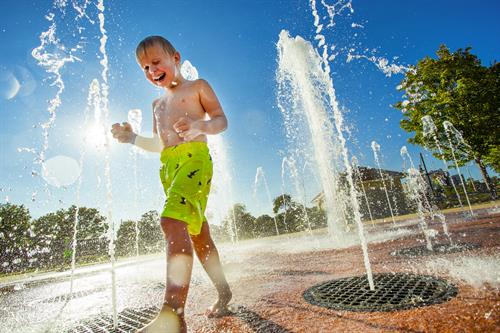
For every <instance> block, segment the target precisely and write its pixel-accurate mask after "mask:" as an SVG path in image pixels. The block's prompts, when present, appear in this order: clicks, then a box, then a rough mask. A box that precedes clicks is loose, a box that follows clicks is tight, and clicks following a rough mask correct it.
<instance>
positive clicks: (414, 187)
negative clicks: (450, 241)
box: [407, 168, 433, 251]
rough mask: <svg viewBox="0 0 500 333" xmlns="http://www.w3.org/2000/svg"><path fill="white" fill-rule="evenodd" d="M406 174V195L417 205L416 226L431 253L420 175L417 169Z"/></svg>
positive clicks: (410, 169)
mask: <svg viewBox="0 0 500 333" xmlns="http://www.w3.org/2000/svg"><path fill="white" fill-rule="evenodd" d="M407 172H408V183H407V189H408V192H407V193H408V196H409V197H410V199H411V200H413V201H414V202H415V203H416V204H417V215H418V224H419V226H420V230H421V231H422V233H423V234H424V237H425V243H426V246H427V249H428V250H429V251H433V248H432V242H431V236H432V234H431V233H430V232H429V229H428V227H427V222H426V220H425V214H424V205H423V203H422V192H424V190H423V185H424V184H423V183H422V182H421V175H420V172H419V171H418V170H417V169H415V168H409V169H408V171H407ZM424 195H425V194H424Z"/></svg>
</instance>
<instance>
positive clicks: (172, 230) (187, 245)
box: [141, 217, 193, 333]
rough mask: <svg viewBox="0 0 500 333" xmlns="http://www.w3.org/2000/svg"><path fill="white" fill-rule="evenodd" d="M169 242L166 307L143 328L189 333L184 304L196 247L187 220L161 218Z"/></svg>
mask: <svg viewBox="0 0 500 333" xmlns="http://www.w3.org/2000/svg"><path fill="white" fill-rule="evenodd" d="M161 228H162V230H163V233H164V234H165V240H166V242H167V286H166V290H165V298H164V303H163V308H162V310H161V312H160V314H159V315H158V317H157V318H156V319H155V320H154V321H153V322H152V323H151V324H149V325H148V326H146V327H145V328H144V330H143V331H141V332H147V333H156V332H158V333H160V332H173V333H177V332H179V333H186V332H187V327H186V322H185V321H184V306H185V304H186V297H187V294H188V290H189V282H190V280H191V272H192V269H193V248H192V246H191V241H190V239H189V234H188V232H187V225H186V223H184V222H181V221H178V220H175V219H172V218H166V217H162V218H161Z"/></svg>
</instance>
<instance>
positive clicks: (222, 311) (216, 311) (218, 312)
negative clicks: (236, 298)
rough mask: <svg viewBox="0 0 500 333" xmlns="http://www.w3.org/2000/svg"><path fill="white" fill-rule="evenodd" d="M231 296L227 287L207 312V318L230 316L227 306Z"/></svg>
mask: <svg viewBox="0 0 500 333" xmlns="http://www.w3.org/2000/svg"><path fill="white" fill-rule="evenodd" d="M232 297H233V294H232V293H231V290H230V289H229V286H228V287H227V288H226V289H225V290H224V291H223V292H221V293H219V299H218V300H217V302H215V303H214V304H213V305H212V306H211V307H209V308H208V310H207V317H208V318H217V317H224V316H227V315H229V314H231V311H230V310H229V309H228V308H227V305H228V303H229V301H230V300H231V298H232Z"/></svg>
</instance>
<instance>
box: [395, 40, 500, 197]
mask: <svg viewBox="0 0 500 333" xmlns="http://www.w3.org/2000/svg"><path fill="white" fill-rule="evenodd" d="M470 50H471V48H466V49H465V50H463V49H458V50H457V51H455V52H450V50H449V49H448V48H447V47H446V46H445V45H441V46H440V48H439V50H438V51H437V59H433V58H430V57H426V58H424V59H422V60H420V61H419V62H418V63H417V65H416V66H413V67H412V68H410V70H408V71H407V72H406V74H405V78H404V79H403V81H402V82H401V84H400V86H399V87H398V89H400V90H403V91H404V95H403V98H404V100H402V101H399V102H397V103H396V104H395V105H394V106H395V107H396V108H397V109H399V110H401V111H403V115H404V119H403V120H402V121H401V127H402V128H403V129H404V130H405V131H407V132H410V133H414V136H413V137H411V138H410V139H409V140H408V141H409V142H410V143H415V144H418V145H424V146H426V147H427V148H428V149H430V150H431V151H432V152H433V155H434V156H435V157H437V158H441V156H440V154H439V151H438V148H437V145H436V144H435V142H434V141H433V140H429V139H428V138H426V137H425V136H424V132H423V126H422V117H423V116H431V117H432V119H433V120H434V123H435V124H436V126H437V128H438V131H437V136H438V141H440V142H441V143H442V144H441V146H442V148H443V155H444V156H443V157H444V158H445V159H446V160H448V161H451V160H452V152H451V149H450V147H449V145H448V144H447V142H448V141H447V138H446V134H445V131H444V129H443V122H444V121H449V122H451V123H452V124H453V125H454V127H455V128H456V129H457V130H458V131H460V132H461V133H462V135H463V138H464V140H465V142H466V145H463V144H462V145H460V144H459V145H458V147H457V148H458V149H457V151H456V152H455V153H456V157H457V159H458V163H459V165H464V164H465V163H467V162H469V161H475V163H476V164H477V165H478V167H479V168H480V170H481V173H482V175H483V178H484V180H485V183H486V185H487V186H488V188H490V190H491V192H492V195H493V196H494V197H495V196H496V193H495V191H494V188H495V187H494V186H492V184H491V180H490V178H489V175H488V172H487V170H486V167H487V166H490V167H491V168H493V169H494V170H495V171H497V172H500V168H499V166H500V154H498V147H499V146H500V126H499V124H500V112H499V110H500V75H499V74H500V65H499V64H498V63H496V62H495V63H494V64H492V65H491V66H490V67H485V66H482V65H481V62H480V60H479V59H478V58H477V57H476V56H475V55H473V54H471V53H470Z"/></svg>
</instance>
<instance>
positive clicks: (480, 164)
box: [475, 158, 497, 200]
mask: <svg viewBox="0 0 500 333" xmlns="http://www.w3.org/2000/svg"><path fill="white" fill-rule="evenodd" d="M475 162H476V163H477V166H478V167H479V170H481V175H482V176H483V179H484V182H485V184H486V187H487V188H488V190H489V191H490V193H491V199H492V200H496V199H497V191H496V188H495V184H492V183H491V178H490V176H489V175H488V171H487V170H486V166H485V165H484V164H483V161H481V159H479V158H477V159H476V160H475Z"/></svg>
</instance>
